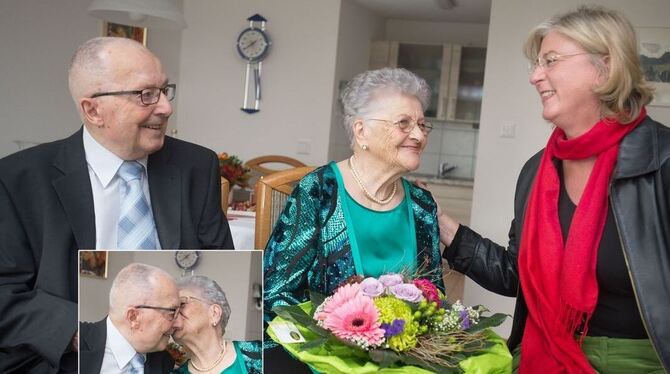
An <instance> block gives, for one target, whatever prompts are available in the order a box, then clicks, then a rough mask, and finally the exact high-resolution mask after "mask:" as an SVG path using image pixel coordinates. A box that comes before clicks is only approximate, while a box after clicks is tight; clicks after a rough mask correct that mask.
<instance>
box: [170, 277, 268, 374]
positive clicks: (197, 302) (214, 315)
mask: <svg viewBox="0 0 670 374" xmlns="http://www.w3.org/2000/svg"><path fill="white" fill-rule="evenodd" d="M177 287H178V288H179V297H180V299H181V309H180V311H179V317H178V318H177V320H176V321H175V324H174V327H175V329H176V330H175V332H174V334H173V336H172V337H173V338H174V340H175V341H176V342H177V343H179V344H180V345H182V346H183V347H184V348H185V349H186V352H187V354H188V356H189V357H190V359H189V360H188V361H187V362H185V363H184V364H183V365H182V366H181V367H179V369H177V370H175V371H174V373H175V374H187V373H212V374H213V373H216V374H219V373H221V374H223V373H225V374H245V373H250V374H251V373H261V370H262V354H261V342H260V341H247V342H243V341H230V340H227V339H224V337H223V336H224V334H225V332H226V326H227V325H228V320H229V318H230V305H229V304H228V300H227V299H226V294H225V293H224V292H223V290H222V289H221V287H219V285H218V284H217V283H216V282H215V281H214V280H212V279H210V278H208V277H205V276H201V275H196V276H188V277H184V278H181V279H179V280H178V281H177Z"/></svg>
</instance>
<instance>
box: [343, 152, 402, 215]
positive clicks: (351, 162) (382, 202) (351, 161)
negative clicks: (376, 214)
mask: <svg viewBox="0 0 670 374" xmlns="http://www.w3.org/2000/svg"><path fill="white" fill-rule="evenodd" d="M349 168H351V173H352V174H353V175H354V179H355V180H356V183H358V186H359V187H360V188H361V190H363V193H365V197H367V198H368V199H370V200H372V201H373V202H375V203H377V204H379V205H386V204H388V203H390V202H391V200H392V199H393V197H394V196H395V192H396V190H397V189H398V188H397V186H398V183H393V190H392V191H391V193H390V194H389V195H388V197H386V199H383V200H380V199H378V198H376V197H375V196H374V195H373V194H371V193H370V192H369V191H368V189H367V188H365V185H364V184H363V181H361V177H360V176H359V175H358V171H356V168H355V167H354V156H351V157H349Z"/></svg>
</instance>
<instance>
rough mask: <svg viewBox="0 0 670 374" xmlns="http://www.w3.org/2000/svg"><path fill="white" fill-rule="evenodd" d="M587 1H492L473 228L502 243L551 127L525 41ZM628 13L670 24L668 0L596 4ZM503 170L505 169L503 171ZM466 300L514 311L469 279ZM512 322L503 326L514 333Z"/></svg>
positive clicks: (639, 21)
mask: <svg viewBox="0 0 670 374" xmlns="http://www.w3.org/2000/svg"><path fill="white" fill-rule="evenodd" d="M581 3H582V2H581V1H575V0H571V1H563V2H556V1H552V0H505V1H501V0H496V1H493V5H492V11H491V23H490V26H489V43H488V51H487V58H486V78H485V80H484V99H483V103H482V114H481V127H480V129H479V148H478V152H477V166H476V170H475V187H474V197H473V207H472V219H471V226H472V227H473V228H474V229H475V230H477V231H479V232H481V233H483V234H485V235H486V236H488V237H490V238H491V239H493V240H495V241H497V242H498V243H507V232H508V230H509V222H510V221H511V219H512V214H513V198H514V187H515V184H516V178H517V176H518V174H519V171H520V170H521V167H522V166H523V164H524V162H525V161H526V160H527V159H528V158H529V157H530V156H532V155H533V154H534V153H535V152H537V151H538V150H540V149H541V148H542V147H544V145H545V143H546V141H547V138H548V136H549V133H550V127H549V125H548V124H546V123H545V122H544V120H542V117H541V103H540V100H539V97H538V94H537V92H536V91H535V90H534V89H533V88H532V87H531V86H530V84H528V74H527V69H526V66H527V62H526V61H525V58H524V57H523V54H522V52H521V46H522V45H523V42H524V41H525V39H526V37H527V35H528V32H529V31H530V30H531V28H533V27H534V26H535V25H536V24H538V23H540V22H541V21H543V20H544V19H546V18H548V17H551V16H552V15H554V14H556V13H559V12H563V11H566V10H569V9H573V8H574V7H576V6H577V5H579V4H581ZM594 3H599V4H602V5H605V6H608V7H612V8H614V9H618V10H620V11H622V12H623V13H624V14H625V15H626V16H627V17H628V18H629V19H630V20H631V22H632V23H633V24H634V25H635V26H657V27H670V19H669V18H668V17H667V15H668V14H670V3H669V2H668V1H666V0H647V1H637V2H630V1H626V0H609V1H604V0H601V1H594ZM648 112H649V114H650V115H651V116H652V117H654V118H655V119H656V120H658V121H660V122H663V123H665V124H666V125H668V124H670V109H669V108H660V107H649V108H648ZM504 123H513V124H515V125H516V137H515V138H512V139H509V138H500V137H499V136H498V135H499V132H500V126H501V125H502V124H504ZM503 170H504V171H505V172H501V171H503ZM464 299H465V300H466V301H467V303H468V304H485V305H487V306H489V308H490V309H492V310H498V311H506V312H508V313H510V314H511V313H512V312H513V310H514V309H513V306H514V300H513V299H512V298H505V297H500V296H496V295H494V294H492V293H490V292H487V291H485V290H484V289H482V288H481V287H479V286H478V285H476V284H475V283H474V282H472V281H471V280H469V279H468V280H467V281H466V284H465V296H464ZM510 328H511V321H508V323H506V324H505V325H504V327H503V328H502V329H500V330H499V331H501V332H502V334H503V335H504V336H507V335H508V334H509V330H510Z"/></svg>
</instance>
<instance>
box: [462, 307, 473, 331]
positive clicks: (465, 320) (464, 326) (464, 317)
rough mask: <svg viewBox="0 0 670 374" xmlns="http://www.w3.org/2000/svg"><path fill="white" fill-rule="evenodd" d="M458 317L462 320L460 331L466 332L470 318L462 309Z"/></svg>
mask: <svg viewBox="0 0 670 374" xmlns="http://www.w3.org/2000/svg"><path fill="white" fill-rule="evenodd" d="M460 317H461V319H462V321H461V329H462V330H467V329H469V328H470V324H471V323H470V316H469V315H468V311H467V310H465V309H463V310H461V313H460Z"/></svg>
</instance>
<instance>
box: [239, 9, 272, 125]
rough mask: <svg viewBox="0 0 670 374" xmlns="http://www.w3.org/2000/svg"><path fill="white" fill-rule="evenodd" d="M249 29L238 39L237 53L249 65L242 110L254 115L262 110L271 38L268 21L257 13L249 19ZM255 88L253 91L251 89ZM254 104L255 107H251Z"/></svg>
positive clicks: (243, 31) (241, 33)
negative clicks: (264, 71) (263, 71)
mask: <svg viewBox="0 0 670 374" xmlns="http://www.w3.org/2000/svg"><path fill="white" fill-rule="evenodd" d="M247 21H249V27H247V28H246V29H244V30H242V32H240V35H239V36H238V37H237V53H239V55H240V57H242V58H243V59H244V60H245V61H246V63H247V73H246V76H245V79H244V102H243V104H242V108H241V109H242V110H243V111H244V112H246V113H249V114H253V113H256V112H258V111H259V110H260V104H261V68H262V66H263V60H264V59H265V57H267V54H268V50H269V49H270V44H272V43H271V42H270V38H268V35H267V33H266V32H265V24H266V22H267V20H266V19H265V18H263V16H261V15H260V14H258V13H256V14H254V15H253V16H251V17H249V18H247ZM251 86H253V90H250V87H251ZM250 101H251V102H253V106H252V105H251V103H250Z"/></svg>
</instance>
